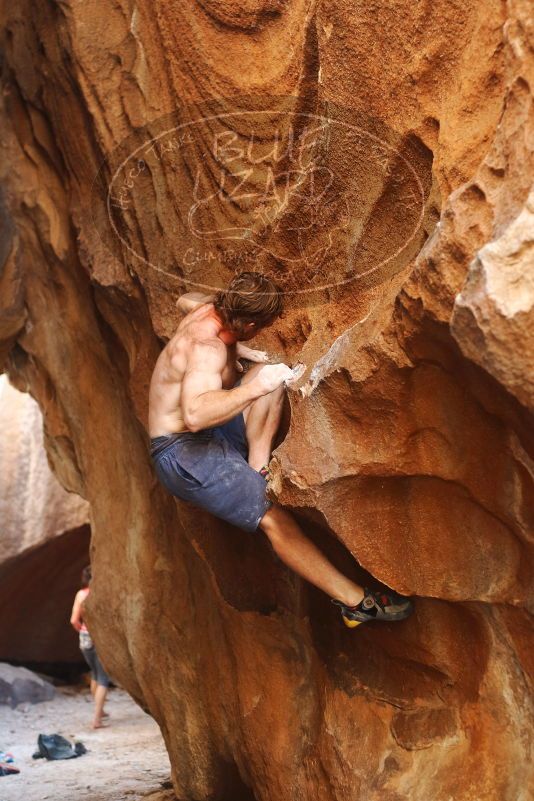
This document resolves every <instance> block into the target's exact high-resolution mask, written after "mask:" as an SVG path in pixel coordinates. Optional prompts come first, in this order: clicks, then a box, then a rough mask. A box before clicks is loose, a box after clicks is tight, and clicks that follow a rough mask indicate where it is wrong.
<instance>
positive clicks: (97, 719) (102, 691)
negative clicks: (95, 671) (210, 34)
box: [93, 684, 108, 729]
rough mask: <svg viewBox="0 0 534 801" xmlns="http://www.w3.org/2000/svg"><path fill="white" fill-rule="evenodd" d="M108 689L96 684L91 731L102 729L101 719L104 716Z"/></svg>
mask: <svg viewBox="0 0 534 801" xmlns="http://www.w3.org/2000/svg"><path fill="white" fill-rule="evenodd" d="M107 694H108V688H107V687H104V686H103V685H102V684H97V687H96V692H95V716H94V719H93V729H99V728H101V727H102V718H103V716H104V704H105V703H106V696H107Z"/></svg>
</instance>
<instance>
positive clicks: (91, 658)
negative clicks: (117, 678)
mask: <svg viewBox="0 0 534 801" xmlns="http://www.w3.org/2000/svg"><path fill="white" fill-rule="evenodd" d="M80 650H81V652H82V654H83V658H84V659H85V661H86V662H87V664H88V665H89V667H90V668H91V677H92V679H93V680H94V681H96V683H97V684H100V686H101V687H109V677H108V674H107V673H106V671H105V670H104V668H103V667H102V662H101V661H100V659H99V658H98V654H97V652H96V649H95V647H94V645H93V646H91V648H80Z"/></svg>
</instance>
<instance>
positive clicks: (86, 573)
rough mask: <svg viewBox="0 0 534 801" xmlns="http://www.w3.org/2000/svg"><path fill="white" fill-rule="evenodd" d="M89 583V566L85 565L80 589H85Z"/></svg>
mask: <svg viewBox="0 0 534 801" xmlns="http://www.w3.org/2000/svg"><path fill="white" fill-rule="evenodd" d="M90 583H91V565H87V567H84V569H83V570H82V588H83V589H85V588H86V587H88V586H89V584H90Z"/></svg>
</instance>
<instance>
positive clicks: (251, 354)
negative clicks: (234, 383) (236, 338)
mask: <svg viewBox="0 0 534 801" xmlns="http://www.w3.org/2000/svg"><path fill="white" fill-rule="evenodd" d="M237 358H238V359H247V361H249V362H254V363H255V364H268V363H269V354H268V353H266V352H265V351H264V350H254V349H253V348H247V346H246V345H243V343H242V342H238V343H237ZM237 369H238V370H239V367H238V368H237ZM242 371H243V367H242V366H241V370H239V372H242Z"/></svg>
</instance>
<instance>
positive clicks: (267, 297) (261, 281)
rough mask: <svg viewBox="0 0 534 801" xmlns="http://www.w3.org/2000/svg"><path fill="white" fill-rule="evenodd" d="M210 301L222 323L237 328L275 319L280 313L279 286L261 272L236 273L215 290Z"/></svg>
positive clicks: (233, 328)
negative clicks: (222, 287) (226, 283)
mask: <svg viewBox="0 0 534 801" xmlns="http://www.w3.org/2000/svg"><path fill="white" fill-rule="evenodd" d="M213 305H214V306H215V309H216V310H217V312H218V313H219V314H220V315H221V317H222V318H223V320H224V322H225V324H226V325H228V326H229V327H230V328H231V329H232V330H234V331H236V332H238V333H239V332H240V331H242V330H243V328H244V326H245V325H246V324H247V323H256V325H257V326H258V328H262V327H263V326H264V325H267V324H268V323H270V322H272V321H273V320H275V319H276V318H277V317H279V316H280V314H281V313H282V297H281V293H280V289H279V288H278V287H277V286H276V284H275V283H274V281H271V279H270V278H266V277H265V276H264V275H262V274H261V273H253V272H242V273H238V274H237V275H236V276H235V277H234V278H233V279H232V280H231V281H230V283H229V285H228V287H227V289H223V290H221V291H220V292H217V294H216V295H215V298H214V301H213Z"/></svg>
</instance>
